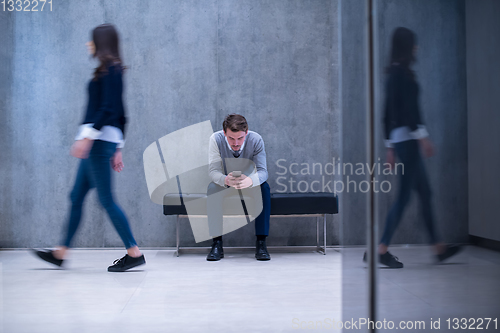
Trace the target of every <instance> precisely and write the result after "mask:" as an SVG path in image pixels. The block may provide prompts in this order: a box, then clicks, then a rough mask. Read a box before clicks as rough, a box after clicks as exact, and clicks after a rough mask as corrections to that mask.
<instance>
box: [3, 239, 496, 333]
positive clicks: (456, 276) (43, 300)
mask: <svg viewBox="0 0 500 333" xmlns="http://www.w3.org/2000/svg"><path fill="white" fill-rule="evenodd" d="M391 251H392V252H393V253H394V254H396V255H397V256H398V257H399V258H400V259H401V260H402V261H403V262H404V263H405V268H404V269H400V270H390V269H380V270H378V282H379V289H378V290H379V301H378V318H377V320H379V321H380V322H381V323H382V321H383V320H384V319H386V321H393V322H394V323H395V325H398V324H399V323H400V321H414V322H415V321H417V320H422V321H424V322H425V324H426V326H425V329H422V328H421V329H417V328H416V327H415V328H414V329H412V330H409V331H414V332H428V331H448V329H447V327H446V325H447V322H446V319H447V318H454V317H459V318H462V317H464V318H472V317H474V318H476V319H475V320H476V321H477V318H484V317H488V316H489V317H493V318H495V316H496V317H497V318H498V317H500V253H498V252H493V251H489V250H485V249H482V248H477V247H467V248H466V249H465V250H464V251H463V252H462V253H460V254H459V255H457V256H456V257H455V258H453V260H450V262H449V263H448V264H446V265H434V264H433V263H432V258H431V255H430V250H429V249H428V248H427V247H418V246H417V247H394V248H393V249H392V250H391ZM143 252H144V254H145V256H146V261H147V265H145V266H144V267H143V268H140V269H136V270H134V271H131V272H127V273H108V272H107V271H106V268H107V266H108V265H110V264H111V263H112V261H113V260H114V259H116V258H118V257H120V256H122V255H123V251H122V250H102V249H99V250H89V249H85V250H83V249H79V250H74V251H72V252H71V257H70V258H69V260H68V262H67V263H68V265H67V267H66V268H65V269H58V268H54V267H51V266H50V265H49V264H46V263H44V262H42V261H39V260H38V259H37V258H35V257H34V256H33V255H32V254H31V253H29V252H28V251H25V250H16V251H0V273H1V274H0V299H1V302H0V332H2V333H17V332H27V333H37V332H41V333H42V332H43V333H48V332H51V333H52V332H54V333H55V332H64V333H70V332H78V333H80V332H107V333H112V332H141V333H142V332H175V333H182V332H197V333H204V332H217V333H219V332H266V333H275V332H297V331H314V332H317V331H319V332H322V331H325V332H327V331H328V332H330V331H336V332H340V330H339V329H336V330H333V329H332V325H331V324H332V322H333V320H335V321H336V322H337V325H338V321H339V320H340V318H342V320H343V322H344V323H346V322H347V321H349V322H350V323H351V324H352V323H353V322H354V323H357V327H358V328H359V329H358V330H356V329H348V330H346V329H344V332H347V331H349V332H350V331H360V332H366V331H367V330H366V327H367V326H366V324H365V326H361V322H360V318H366V313H367V306H366V304H367V289H366V283H367V269H366V265H364V264H363V263H362V262H361V258H362V254H363V252H364V249H362V248H349V249H342V250H341V251H340V250H338V249H328V250H327V255H320V254H318V253H314V252H310V253H273V252H272V251H271V255H272V260H271V261H269V262H258V261H256V260H255V259H253V254H252V253H250V252H246V253H231V252H230V251H229V252H228V251H227V250H226V258H224V259H223V260H221V261H220V262H207V261H206V260H205V256H204V255H202V254H182V255H181V256H180V257H176V256H175V253H174V251H170V250H144V251H143ZM431 318H432V319H431ZM498 319H500V318H498ZM436 320H440V329H437V327H436V326H435V327H434V328H433V329H431V328H430V323H431V321H432V322H433V323H434V325H436ZM451 324H452V325H453V322H451ZM485 324H486V323H483V328H485ZM459 325H462V327H460V326H458V327H457V329H454V330H453V329H450V330H449V331H450V332H452V331H453V332H467V331H470V330H471V329H472V327H471V326H469V327H468V329H463V324H459ZM468 325H472V322H471V321H469V323H468ZM474 325H476V327H477V325H478V322H476V323H475V324H474ZM497 325H500V323H498V320H497ZM455 326H456V324H455ZM355 327H356V326H355ZM492 328H494V322H490V325H489V330H492ZM498 329H500V327H498V326H497V330H498ZM399 331H400V330H398V329H393V330H389V329H388V328H387V327H386V329H383V328H382V329H380V330H378V331H377V332H399ZM406 331H408V330H406Z"/></svg>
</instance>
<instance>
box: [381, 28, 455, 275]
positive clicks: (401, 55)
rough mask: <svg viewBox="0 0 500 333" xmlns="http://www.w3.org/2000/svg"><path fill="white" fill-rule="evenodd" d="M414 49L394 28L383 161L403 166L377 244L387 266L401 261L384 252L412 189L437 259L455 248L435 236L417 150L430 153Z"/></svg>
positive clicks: (407, 33) (409, 36)
mask: <svg viewBox="0 0 500 333" xmlns="http://www.w3.org/2000/svg"><path fill="white" fill-rule="evenodd" d="M416 51H417V45H416V36H415V34H414V33H413V32H412V31H411V30H409V29H406V28H397V29H396V30H395V31H394V34H393V38H392V50H391V62H390V65H389V68H388V70H387V74H388V75H387V83H386V96H385V97H386V98H385V116H384V125H385V137H386V145H387V147H388V149H387V161H388V163H390V164H391V165H392V166H393V165H394V161H395V155H397V156H398V158H399V159H400V160H401V162H402V163H403V165H404V173H402V174H401V176H400V187H399V192H398V196H397V198H396V201H395V202H394V204H393V205H392V208H391V209H390V211H389V214H388V215H387V220H386V224H385V229H384V233H383V235H382V239H381V241H380V245H379V260H380V263H382V264H384V265H386V266H389V267H391V268H402V267H403V263H402V262H400V261H399V260H398V258H397V257H395V256H393V255H392V254H391V253H389V252H388V250H387V249H388V247H389V244H390V241H391V238H392V236H393V234H394V231H395V230H396V228H397V226H398V224H399V222H400V221H401V217H402V214H403V211H404V209H405V207H406V205H407V204H408V201H409V199H410V194H411V190H412V189H415V190H416V191H417V193H418V196H419V198H420V202H421V209H422V213H423V217H424V222H425V227H426V229H427V232H428V233H429V236H430V241H431V244H433V246H434V252H435V254H436V258H437V260H438V261H443V260H445V259H447V258H449V257H451V256H452V255H454V254H456V253H457V252H458V251H459V247H457V246H450V245H445V244H443V243H442V241H441V238H440V237H439V235H438V233H437V231H436V227H435V222H434V213H433V210H432V206H431V188H430V185H429V180H428V178H427V174H426V171H425V166H424V162H423V159H422V155H421V152H420V151H422V153H423V155H424V156H425V157H430V156H432V155H433V154H434V147H433V145H432V143H431V141H430V140H429V138H428V133H427V130H426V128H425V126H424V124H423V121H422V118H421V116H420V109H419V101H418V95H419V86H418V84H417V81H416V80H415V74H414V72H413V71H412V70H411V68H410V67H411V65H412V64H413V62H415V53H416Z"/></svg>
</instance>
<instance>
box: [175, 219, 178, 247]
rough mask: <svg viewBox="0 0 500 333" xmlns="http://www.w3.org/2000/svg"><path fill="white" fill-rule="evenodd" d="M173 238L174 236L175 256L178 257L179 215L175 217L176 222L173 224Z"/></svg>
mask: <svg viewBox="0 0 500 333" xmlns="http://www.w3.org/2000/svg"><path fill="white" fill-rule="evenodd" d="M175 234H176V235H175V236H176V248H177V252H176V254H177V256H179V215H177V221H176V222H175Z"/></svg>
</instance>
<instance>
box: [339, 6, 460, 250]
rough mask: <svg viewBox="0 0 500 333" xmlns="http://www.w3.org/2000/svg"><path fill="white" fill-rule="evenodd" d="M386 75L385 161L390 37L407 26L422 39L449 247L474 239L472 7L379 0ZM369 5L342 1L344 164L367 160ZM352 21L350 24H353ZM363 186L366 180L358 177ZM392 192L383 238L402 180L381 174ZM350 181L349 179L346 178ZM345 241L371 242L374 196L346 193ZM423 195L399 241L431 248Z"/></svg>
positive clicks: (426, 109)
mask: <svg viewBox="0 0 500 333" xmlns="http://www.w3.org/2000/svg"><path fill="white" fill-rule="evenodd" d="M376 3H377V10H378V17H377V20H378V35H379V39H378V42H377V47H378V54H377V56H378V60H379V62H378V67H377V70H378V71H379V72H378V77H379V81H378V82H379V86H378V87H377V88H378V95H377V101H376V117H375V122H376V131H375V139H376V142H375V146H376V154H375V161H376V162H378V158H380V162H381V163H384V162H385V147H384V144H383V128H382V124H381V121H382V106H383V105H382V101H383V99H382V98H383V94H384V89H383V83H384V79H385V78H384V75H383V70H384V67H385V66H387V63H388V61H389V59H388V56H389V48H390V38H391V36H392V32H393V30H394V29H395V28H396V27H399V26H404V27H407V28H409V29H411V30H413V31H415V32H416V34H417V36H418V45H419V51H418V55H417V56H418V60H417V63H416V65H415V67H414V69H415V71H416V73H417V80H418V82H419V84H420V88H421V99H420V102H421V112H422V116H423V118H424V121H425V123H426V125H427V127H428V130H429V133H430V138H431V140H432V141H433V142H434V144H435V146H436V150H437V154H436V156H434V157H432V158H430V159H429V160H427V161H426V167H427V172H428V175H429V178H430V182H431V186H432V189H433V192H434V195H433V203H434V207H435V215H436V221H437V223H438V228H439V231H440V232H441V235H442V236H443V238H444V240H445V241H449V242H466V241H467V212H468V208H467V200H468V195H467V188H468V186H467V100H466V77H465V12H464V11H465V5H464V1H454V0H441V1H413V0H398V1H392V0H383V1H377V2H376ZM364 6H365V2H364V1H343V2H342V17H343V19H342V133H343V135H342V140H343V146H342V154H343V162H344V163H349V162H350V163H358V162H362V163H365V162H366V156H367V155H366V149H367V138H366V136H365V134H364V133H366V126H367V124H366V115H365V107H366V98H367V97H366V96H367V95H366V94H367V91H366V89H367V88H366V67H365V59H366V58H365V55H366V48H365V45H366V39H365V38H366V36H365V34H366V30H365V29H366V26H365V23H364V22H363V19H364V18H363V12H364ZM347 18H348V19H347ZM349 176H350V178H351V179H355V180H357V181H361V180H363V179H365V178H363V177H362V176H355V175H354V176H351V175H349ZM379 180H380V181H384V180H388V181H390V182H391V184H392V191H391V192H389V193H387V194H382V193H380V194H379V195H377V219H378V224H379V234H381V233H382V230H383V227H384V225H385V217H386V215H387V212H388V210H389V208H390V206H391V204H392V203H393V201H394V199H395V194H396V193H397V185H398V181H397V178H396V177H395V176H384V175H381V177H380V178H379ZM344 182H346V177H344ZM341 204H342V206H341V217H342V228H343V233H342V234H343V242H344V244H346V245H349V244H364V243H365V241H366V233H365V223H366V204H367V194H363V193H359V192H358V193H352V192H350V193H343V195H342V196H341ZM427 241H428V236H427V234H426V233H425V229H424V228H423V221H422V217H421V215H420V213H419V206H418V201H417V200H416V196H415V195H414V196H413V199H412V201H411V203H410V205H409V207H408V208H407V211H406V213H405V215H404V217H403V221H402V222H401V225H400V227H399V228H398V230H397V232H396V234H395V236H394V238H393V243H395V244H405V243H426V242H427Z"/></svg>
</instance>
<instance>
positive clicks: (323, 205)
mask: <svg viewBox="0 0 500 333" xmlns="http://www.w3.org/2000/svg"><path fill="white" fill-rule="evenodd" d="M168 196H169V195H166V196H165V198H164V205H163V214H165V215H187V211H186V207H185V206H184V205H172V204H169V203H170V202H172V200H170V199H171V198H169V197H168ZM187 196H192V198H193V199H199V198H201V197H206V195H204V194H190V195H187ZM177 197H178V196H177ZM183 199H184V200H186V199H188V198H187V197H186V196H184V197H183ZM188 200H189V199H188ZM337 213H338V201H337V196H336V195H335V194H333V193H329V192H325V193H273V194H271V215H293V214H297V215H301V214H337Z"/></svg>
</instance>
